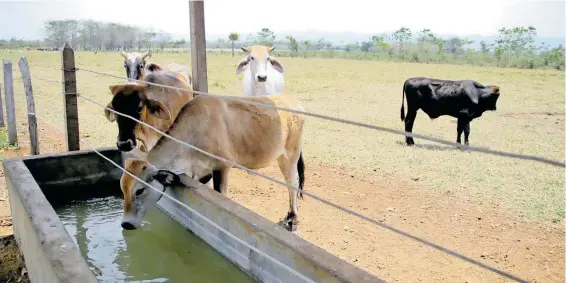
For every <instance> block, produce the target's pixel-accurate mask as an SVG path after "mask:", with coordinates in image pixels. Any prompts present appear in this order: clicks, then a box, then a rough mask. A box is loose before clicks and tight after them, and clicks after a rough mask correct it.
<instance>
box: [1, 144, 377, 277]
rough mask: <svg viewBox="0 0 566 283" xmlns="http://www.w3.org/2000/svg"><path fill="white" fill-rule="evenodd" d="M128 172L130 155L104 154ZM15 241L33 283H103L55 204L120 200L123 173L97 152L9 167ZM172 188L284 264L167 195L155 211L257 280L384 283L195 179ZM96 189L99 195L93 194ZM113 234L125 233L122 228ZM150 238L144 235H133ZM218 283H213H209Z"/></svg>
mask: <svg viewBox="0 0 566 283" xmlns="http://www.w3.org/2000/svg"><path fill="white" fill-rule="evenodd" d="M99 151H100V152H101V153H102V154H104V156H106V157H108V158H110V159H112V160H113V161H114V162H116V163H117V164H121V165H122V166H123V164H124V160H125V158H127V155H126V154H123V153H121V152H119V151H117V150H116V149H114V148H103V149H100V150H99ZM4 172H5V178H6V181H7V186H8V192H9V197H10V205H11V210H12V218H13V227H14V235H15V238H16V240H17V242H18V244H19V247H20V250H21V252H22V254H23V256H24V259H25V264H26V268H27V270H28V275H29V277H30V280H31V282H38V283H39V282H41V283H51V282H81V283H88V282H99V281H98V279H97V277H96V276H95V273H94V272H93V271H91V269H90V268H89V266H88V264H87V260H86V259H85V258H84V257H83V255H82V254H81V251H80V249H79V247H78V246H77V244H75V242H73V239H72V237H71V236H70V234H69V232H68V231H67V230H66V229H65V226H64V225H63V223H62V222H61V219H60V218H59V216H58V215H57V214H56V212H55V209H54V208H53V206H52V203H51V202H50V201H52V200H54V199H57V201H62V200H64V199H71V198H72V199H81V198H88V197H93V196H98V197H103V196H105V195H116V194H117V193H118V194H119V195H120V196H121V191H120V190H119V178H120V176H121V174H122V171H121V170H120V169H119V168H116V167H115V166H114V165H112V164H111V163H110V162H108V161H107V160H104V159H103V158H101V157H100V156H99V155H97V154H96V153H95V152H93V151H86V150H85V151H74V152H67V153H62V154H54V155H37V156H30V157H24V158H16V159H8V160H5V161H4ZM185 183H187V184H189V186H188V187H182V188H175V189H168V190H167V191H166V193H167V194H169V195H171V196H173V197H175V198H176V199H178V200H180V201H182V202H183V203H185V204H187V205H188V206H190V207H191V208H192V209H194V210H195V211H197V212H198V213H200V214H202V215H203V216H205V217H206V218H208V219H210V220H212V221H213V222H214V223H215V224H216V225H218V226H219V227H221V228H222V229H224V230H226V231H228V232H229V233H230V234H233V235H234V236H236V237H237V238H238V239H240V240H242V241H243V242H245V243H248V244H250V245H251V246H253V247H255V248H257V249H259V250H260V251H261V252H263V253H265V254H267V255H269V256H270V257H272V258H274V259H276V260H278V261H279V262H281V263H283V264H284V265H286V266H288V267H289V268H290V269H291V270H293V271H291V270H289V269H287V268H284V267H282V266H280V265H278V264H276V263H275V262H273V260H271V259H269V258H267V257H265V256H263V255H262V254H261V253H257V252H255V251H253V250H252V249H250V248H249V247H247V246H246V245H243V244H242V243H240V242H239V241H237V240H235V239H233V238H232V237H229V236H227V235H226V234H225V233H224V232H223V231H222V230H220V229H218V228H217V227H215V226H214V225H211V224H210V223H208V222H206V221H205V220H203V219H201V218H200V217H198V216H197V215H194V214H193V213H192V212H191V211H189V210H187V209H186V208H184V207H182V206H180V205H179V204H177V203H175V202H173V201H171V200H170V199H168V198H166V197H163V198H161V199H160V200H159V202H158V203H157V206H158V207H159V208H160V209H161V210H163V211H164V212H166V214H168V215H169V216H170V217H172V218H173V219H175V220H176V221H177V222H179V223H180V224H181V225H182V226H183V227H184V228H186V229H188V230H190V231H191V232H192V233H194V234H195V235H196V236H197V237H198V238H200V239H202V240H203V241H204V242H206V243H207V244H208V245H210V246H211V247H212V248H214V249H215V250H216V251H218V252H219V253H220V254H221V255H222V256H224V257H225V258H227V259H228V260H229V261H231V262H232V263H233V264H235V265H236V266H238V267H239V268H240V269H241V270H243V271H244V272H245V273H246V274H248V275H249V276H250V277H251V278H253V279H255V280H256V281H258V282H307V281H306V280H305V279H304V278H301V276H298V275H297V274H296V273H299V274H301V275H303V276H304V277H306V278H309V279H310V280H312V281H314V282H356V283H358V282H385V281H383V280H381V279H379V278H377V277H375V276H373V275H371V274H369V273H367V272H365V271H363V270H361V269H359V268H357V267H355V266H353V265H351V264H349V263H347V262H345V261H343V260H341V259H339V258H338V257H336V256H334V255H332V254H330V253H328V252H326V251H325V250H323V249H321V248H319V247H317V246H315V245H313V244H311V243H309V242H307V241H305V240H303V239H302V238H300V237H299V236H297V235H295V234H293V233H290V232H288V231H286V230H285V229H284V228H282V227H280V226H279V225H277V224H276V223H273V222H271V221H269V220H267V219H265V218H263V217H261V216H259V215H257V214H256V213H254V212H252V211H250V210H249V209H246V208H245V207H243V206H241V205H239V204H237V203H236V202H234V201H232V200H230V199H229V198H227V197H225V196H223V195H220V194H219V193H216V192H215V191H214V190H212V189H211V188H209V187H206V186H204V185H201V184H200V183H198V182H195V181H193V180H192V179H190V180H188V181H187V180H186V179H185ZM93 188H96V189H93ZM115 229H122V228H121V227H119V226H118V225H117V227H116V228H115ZM134 233H144V231H142V230H139V231H134ZM211 283H212V282H211Z"/></svg>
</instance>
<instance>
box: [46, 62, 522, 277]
mask: <svg viewBox="0 0 566 283" xmlns="http://www.w3.org/2000/svg"><path fill="white" fill-rule="evenodd" d="M75 70H77V69H75ZM82 70H84V69H82ZM110 76H113V77H117V78H121V77H118V76H114V75H110ZM121 79H125V78H121ZM140 82H143V83H148V82H144V81H140ZM57 83H60V82H59V81H57ZM149 84H153V83H149ZM154 85H157V86H162V87H169V86H167V85H159V84H154ZM169 88H173V87H169ZM180 90H182V91H189V92H191V91H192V90H189V89H180ZM64 95H65V94H64ZM75 95H77V96H78V97H80V98H82V99H85V100H87V101H89V102H90V103H93V104H96V105H98V106H100V107H103V108H105V109H107V110H109V111H111V112H113V113H115V114H117V115H121V116H123V117H126V118H129V119H131V120H134V121H136V122H138V123H140V124H143V125H145V126H147V127H149V128H151V129H152V130H154V131H156V132H158V133H160V134H162V135H164V136H166V137H168V138H170V139H173V140H175V141H176V142H178V143H180V144H183V145H185V146H187V147H189V148H192V149H193V150H196V151H199V152H201V153H203V154H205V155H207V156H209V157H212V158H216V159H218V160H222V161H224V162H227V163H230V164H232V165H233V166H234V167H237V168H239V169H242V170H244V171H247V172H248V173H250V174H253V175H257V176H260V177H263V178H266V179H268V180H270V181H273V182H275V183H277V184H280V185H283V186H285V187H287V188H290V189H292V190H295V191H297V192H298V191H299V189H298V188H295V187H293V186H292V185H290V184H287V183H285V182H282V181H279V180H277V179H275V178H272V177H269V176H266V175H263V174H261V173H259V172H257V171H255V170H252V169H249V168H246V167H244V166H242V165H240V164H237V163H235V162H233V161H230V160H227V159H224V158H222V157H218V156H216V155H214V154H211V153H209V152H206V151H204V150H202V149H200V148H197V147H195V146H193V145H190V144H188V143H185V142H183V141H180V140H178V139H176V138H174V137H171V136H170V135H168V134H166V133H163V132H161V131H159V130H158V129H156V128H154V127H153V126H151V125H149V124H147V123H144V122H142V121H140V120H138V119H135V118H133V117H131V116H129V115H126V114H123V113H120V112H117V111H115V110H114V109H109V108H107V107H106V106H105V105H103V104H100V103H98V102H96V101H94V100H92V99H90V98H88V97H86V96H84V95H80V94H78V93H75ZM205 95H211V94H208V93H206V94H205ZM226 98H233V97H229V96H226ZM244 102H246V103H247V101H244ZM258 104H259V105H260V106H267V107H274V106H272V105H268V104H261V103H258ZM283 110H284V111H285V109H283ZM289 110H292V109H289ZM292 111H294V110H292ZM305 113H306V112H305ZM307 114H311V115H319V114H312V113H307ZM35 115H36V114H35ZM320 116H321V118H323V119H328V118H330V119H337V118H333V117H328V116H324V115H320ZM36 117H38V116H37V115H36ZM38 119H40V120H42V121H43V122H45V123H47V124H49V125H50V126H52V127H54V128H56V129H58V128H57V127H55V126H54V125H52V124H51V123H49V122H47V121H46V120H45V119H42V118H40V117H38ZM339 120H342V119H339ZM344 121H345V122H346V123H358V122H353V121H348V120H344ZM338 122H342V121H338ZM360 124H362V126H363V125H364V124H363V123H360ZM365 125H367V124H365ZM369 126H372V125H369ZM58 130H59V129H58ZM390 130H392V129H390ZM393 131H396V130H393ZM432 139H436V138H432ZM79 141H80V142H81V143H85V144H87V146H89V148H90V149H92V150H93V151H95V152H97V151H96V150H95V149H94V148H93V147H92V146H90V144H88V143H86V142H84V141H83V140H82V139H79ZM97 154H99V155H101V154H100V153H98V152H97ZM101 156H102V155H101ZM103 157H104V156H103ZM110 161H111V160H110ZM111 162H112V161H111ZM112 163H114V162H112ZM114 165H115V166H118V165H116V164H115V163H114ZM118 167H120V166H118ZM120 168H121V167H120ZM121 170H122V171H125V170H124V169H123V168H121ZM125 172H126V173H128V174H129V175H132V174H130V173H129V172H127V171H125ZM132 177H134V178H135V179H136V180H138V181H140V182H142V183H144V184H145V185H148V184H147V183H145V182H144V181H142V180H140V179H139V178H137V177H135V176H133V175H132ZM150 187H151V186H150ZM152 189H154V190H157V189H155V188H153V187H152ZM157 191H159V190H157ZM301 193H303V194H306V195H308V196H310V197H311V198H313V199H315V200H318V201H320V202H322V203H324V204H326V205H329V206H331V207H334V208H335V209H338V210H340V211H342V212H345V213H347V214H350V215H352V216H355V217H358V218H360V219H362V220H365V221H367V222H370V223H372V224H374V225H377V226H380V227H382V228H385V229H388V230H390V231H392V232H395V233H397V234H400V235H402V236H404V237H407V238H410V239H412V240H415V241H418V242H420V243H422V244H424V245H427V246H429V247H432V248H435V249H437V250H439V251H442V252H445V253H447V254H449V255H452V256H455V257H457V258H460V259H462V260H464V261H467V262H469V263H471V264H474V265H476V266H479V267H481V268H484V269H487V270H489V271H492V272H494V273H497V274H499V275H501V276H503V277H506V278H508V279H511V280H514V281H517V282H528V281H526V280H523V279H521V278H519V277H517V276H515V275H512V274H510V273H507V272H505V271H501V270H499V269H497V268H494V267H491V266H489V265H486V264H484V263H481V262H479V261H476V260H474V259H471V258H468V257H466V256H465V255H462V254H460V253H458V252H455V251H452V250H450V249H447V248H444V247H442V246H439V245H437V244H434V243H432V242H429V241H427V240H425V239H422V238H419V237H417V236H413V235H411V234H409V233H407V232H404V231H402V230H399V229H397V228H394V227H391V226H389V225H387V224H384V223H381V222H379V221H377V220H375V219H373V218H370V217H368V216H364V215H362V214H359V213H357V212H355V211H352V210H350V209H347V208H344V207H342V206H340V205H338V204H335V203H332V202H330V201H328V200H325V199H322V198H320V197H318V196H316V195H314V194H312V193H309V192H306V191H302V190H301ZM167 197H169V196H168V195H167ZM174 201H176V202H179V201H177V200H174ZM179 203H180V202H179ZM185 206H186V205H185ZM188 209H190V208H188Z"/></svg>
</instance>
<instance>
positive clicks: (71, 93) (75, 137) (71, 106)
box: [61, 42, 80, 151]
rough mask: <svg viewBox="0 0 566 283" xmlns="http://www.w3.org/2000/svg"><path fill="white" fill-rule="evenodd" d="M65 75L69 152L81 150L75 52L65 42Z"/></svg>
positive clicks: (66, 126) (63, 72) (66, 135)
mask: <svg viewBox="0 0 566 283" xmlns="http://www.w3.org/2000/svg"><path fill="white" fill-rule="evenodd" d="M61 67H62V75H63V97H64V99H65V101H64V103H63V105H64V107H65V109H64V112H65V139H66V141H67V151H74V150H79V149H80V141H79V113H78V109H77V74H76V70H75V51H73V49H72V48H71V46H69V44H68V43H66V42H65V46H63V50H62V51H61Z"/></svg>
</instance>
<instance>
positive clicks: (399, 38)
mask: <svg viewBox="0 0 566 283" xmlns="http://www.w3.org/2000/svg"><path fill="white" fill-rule="evenodd" d="M411 37H413V33H412V32H411V30H410V29H409V28H406V27H401V28H400V29H399V30H397V31H396V32H394V33H393V38H394V39H395V41H396V42H397V43H399V52H401V50H403V45H404V44H405V43H407V42H409V41H410V40H411Z"/></svg>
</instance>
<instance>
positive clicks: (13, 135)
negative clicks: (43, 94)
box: [4, 59, 18, 145]
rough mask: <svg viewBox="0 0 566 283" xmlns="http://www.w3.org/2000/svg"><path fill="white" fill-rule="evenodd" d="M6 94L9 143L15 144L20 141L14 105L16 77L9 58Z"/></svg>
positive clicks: (6, 69)
mask: <svg viewBox="0 0 566 283" xmlns="http://www.w3.org/2000/svg"><path fill="white" fill-rule="evenodd" d="M4 95H5V96H6V120H7V121H8V143H9V144H10V145H15V144H16V143H17V142H18V132H17V131H16V107H15V105H14V78H13V76H12V62H11V61H10V60H8V59H4Z"/></svg>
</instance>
